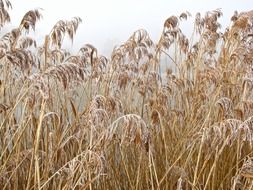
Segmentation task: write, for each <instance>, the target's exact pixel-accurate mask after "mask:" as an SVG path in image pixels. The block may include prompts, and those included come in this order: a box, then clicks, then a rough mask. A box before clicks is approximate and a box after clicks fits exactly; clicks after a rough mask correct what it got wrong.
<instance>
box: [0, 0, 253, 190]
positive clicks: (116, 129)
mask: <svg viewBox="0 0 253 190" xmlns="http://www.w3.org/2000/svg"><path fill="white" fill-rule="evenodd" d="M0 8H1V9H0V13H1V14H0V27H4V25H5V24H6V23H7V22H9V21H10V17H9V14H8V9H9V8H11V4H10V2H9V1H7V0H5V1H0ZM189 16H191V14H190V13H188V12H185V13H182V14H181V15H179V16H171V17H169V18H168V19H167V20H166V21H165V22H164V26H163V30H162V34H161V37H160V40H159V41H158V42H157V43H156V42H153V41H152V40H151V39H150V37H149V35H148V32H147V31H145V30H143V29H142V30H138V31H136V32H134V33H133V35H131V36H130V38H129V39H128V40H127V41H126V42H125V43H123V44H122V45H120V46H118V47H116V48H115V49H114V50H113V52H112V54H111V57H110V58H106V57H104V56H102V55H99V52H98V50H97V49H96V48H95V47H94V46H92V45H91V44H85V45H84V46H83V47H82V48H81V49H80V51H79V52H77V54H75V55H71V54H70V53H69V52H68V51H66V50H64V49H62V43H63V40H64V39H65V36H66V35H67V36H68V37H69V38H70V40H73V39H74V35H75V33H76V30H77V29H78V25H79V24H80V23H81V19H80V18H78V17H75V18H73V19H72V20H70V21H63V20H61V21H59V22H57V23H56V24H55V26H53V29H52V30H51V32H50V33H49V34H48V35H46V36H45V43H44V44H42V45H41V46H38V44H37V43H36V41H35V40H34V39H32V38H31V37H29V35H28V33H29V32H30V29H32V30H36V23H37V21H39V20H40V19H41V18H42V15H41V13H40V10H33V11H29V12H28V13H26V14H25V16H24V17H23V19H22V20H21V23H20V26H18V27H17V28H16V29H13V30H12V31H10V32H8V33H6V34H3V35H2V38H1V39H0V58H1V59H0V65H1V67H0V185H1V189H3V190H4V189H12V190H13V189H16V190H20V189H26V190H30V189H41V190H42V189H90V190H91V189H173V190H174V189H177V190H190V189H195V190H197V189H203V190H209V189H210V190H216V189H223V190H227V189H233V190H240V189H244V190H247V189H248V190H250V189H253V151H252V150H253V149H252V148H253V147H252V146H253V145H252V143H253V117H252V116H253V100H252V98H253V96H252V92H253V91H252V90H253V82H252V81H253V70H252V68H253V45H252V44H253V29H252V26H253V12H252V11H249V12H242V13H237V12H235V14H234V15H233V16H232V18H231V25H230V27H228V28H227V29H226V30H225V32H224V33H222V31H221V29H220V23H219V18H220V17H221V16H222V12H221V11H220V10H219V9H217V10H214V11H210V12H207V13H206V14H205V15H204V16H201V15H200V13H198V14H197V15H196V17H195V22H194V31H193V34H192V37H191V39H188V38H187V37H186V35H185V34H184V33H183V31H182V30H181V29H180V24H181V22H185V20H187V18H188V17H189ZM172 52H173V53H172ZM163 57H168V58H169V60H170V61H169V62H170V63H167V62H165V63H164V62H162V61H161V60H163ZM162 68H166V71H164V70H163V69H162Z"/></svg>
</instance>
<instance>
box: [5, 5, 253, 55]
mask: <svg viewBox="0 0 253 190" xmlns="http://www.w3.org/2000/svg"><path fill="white" fill-rule="evenodd" d="M11 2H12V5H13V9H12V10H11V12H10V13H11V18H12V23H11V26H17V25H18V24H19V22H20V20H21V19H22V16H23V15H24V14H25V13H26V12H27V11H29V10H31V9H35V8H42V9H43V11H42V14H43V19H42V20H41V21H40V22H39V23H38V25H37V31H36V36H37V38H38V41H39V42H40V41H41V42H42V41H43V38H44V35H45V34H47V33H49V31H50V30H51V28H52V27H53V25H54V24H55V23H56V22H57V21H58V20H60V19H71V18H72V17H75V16H79V17H81V18H82V20H83V22H82V24H81V25H80V27H79V29H78V31H77V35H76V37H75V40H74V44H73V49H74V50H78V49H79V48H80V47H81V46H82V45H84V44H86V43H91V44H93V45H94V46H95V47H97V48H98V50H99V52H100V53H101V54H109V52H110V51H111V49H112V48H113V47H114V46H115V45H119V44H120V43H122V42H124V41H125V40H127V39H128V37H129V36H130V35H131V34H132V33H133V32H134V31H136V30H138V29H141V28H143V29H146V30H147V31H148V32H149V34H150V36H151V38H152V39H153V40H154V41H157V40H158V38H159V35H160V33H161V31H162V27H163V23H164V21H165V20H166V19H167V18H168V17H169V16H171V15H177V16H178V15H179V14H180V13H182V12H183V11H186V10H187V11H189V12H190V13H192V15H193V17H194V16H195V14H196V12H201V13H204V12H206V11H208V10H214V9H216V8H221V9H222V11H223V14H224V15H223V18H222V19H221V20H220V21H221V22H222V24H223V25H226V26H228V25H229V23H230V17H231V16H232V14H233V13H234V10H238V11H239V12H241V11H248V10H251V9H253V3H252V0H240V1H239V0H218V1H217V0H215V1H213V0H177V1H176V0H174V1H172V0H89V1H88V0H71V1H66V0H65V1H64V0H25V1H21V0H11ZM191 26H192V22H191V21H190V22H189V21H187V22H186V23H184V25H183V26H182V27H183V31H184V32H185V33H188V34H190V33H191V30H192V29H191ZM187 30H188V31H187ZM70 45H71V44H69V43H68V42H66V43H65V46H66V47H69V46H70Z"/></svg>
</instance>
